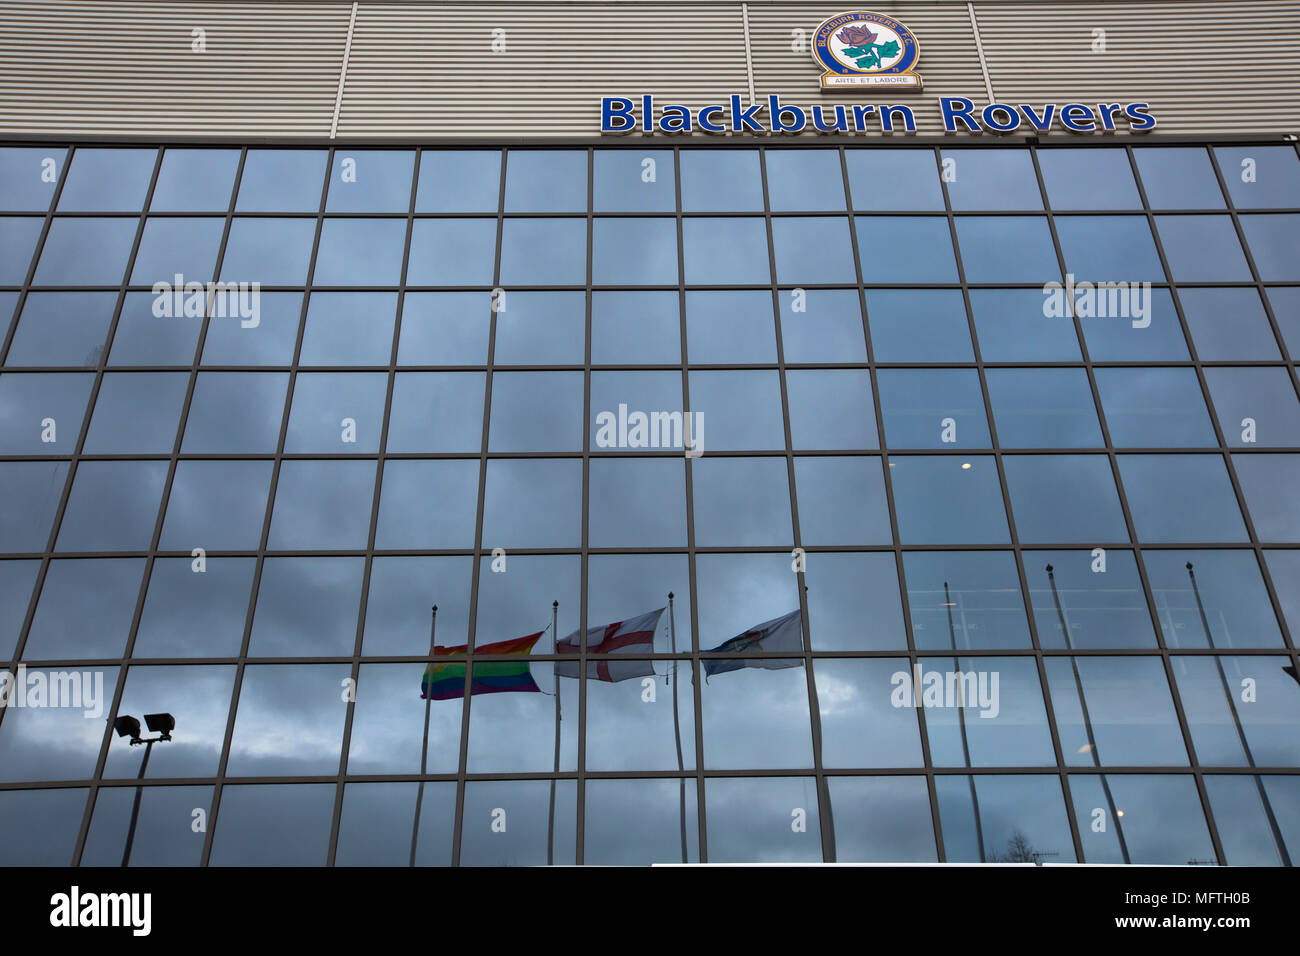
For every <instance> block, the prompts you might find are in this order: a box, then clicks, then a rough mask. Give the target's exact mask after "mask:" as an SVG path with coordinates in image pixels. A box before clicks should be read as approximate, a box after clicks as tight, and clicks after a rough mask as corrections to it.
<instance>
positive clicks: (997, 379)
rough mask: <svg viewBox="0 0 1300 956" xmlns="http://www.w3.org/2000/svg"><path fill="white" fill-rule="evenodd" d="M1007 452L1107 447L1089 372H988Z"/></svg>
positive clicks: (996, 420) (1001, 440)
mask: <svg viewBox="0 0 1300 956" xmlns="http://www.w3.org/2000/svg"><path fill="white" fill-rule="evenodd" d="M985 380H986V381H987V383H988V389H989V401H990V403H992V406H993V421H994V423H995V424H996V425H997V429H998V443H999V444H1000V445H1002V447H1003V448H1094V447H1101V446H1102V445H1104V444H1105V443H1104V442H1103V441H1102V437H1101V426H1100V425H1099V424H1098V422H1097V409H1096V408H1095V407H1094V405H1093V401H1092V390H1091V388H1090V387H1089V385H1088V376H1087V375H1086V374H1085V373H1084V371H1083V369H1035V368H991V369H989V370H988V371H987V372H985Z"/></svg>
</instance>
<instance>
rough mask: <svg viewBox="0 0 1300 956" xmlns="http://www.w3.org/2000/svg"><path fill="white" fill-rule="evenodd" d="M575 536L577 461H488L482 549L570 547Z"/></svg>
mask: <svg viewBox="0 0 1300 956" xmlns="http://www.w3.org/2000/svg"><path fill="white" fill-rule="evenodd" d="M581 538H582V463H581V462H579V461H574V460H570V459H545V460H534V461H527V460H524V459H503V458H498V459H495V460H493V461H489V462H488V468H487V487H486V491H485V498H484V501H483V540H484V542H485V545H486V542H488V541H491V542H492V544H491V547H494V548H496V547H504V548H508V547H511V546H512V545H513V546H514V547H517V548H565V547H569V548H572V547H577V546H578V544H579V543H580V541H581ZM480 626H482V625H480Z"/></svg>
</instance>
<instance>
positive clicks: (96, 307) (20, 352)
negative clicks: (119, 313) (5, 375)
mask: <svg viewBox="0 0 1300 956" xmlns="http://www.w3.org/2000/svg"><path fill="white" fill-rule="evenodd" d="M116 304H117V295H116V293H113V292H32V293H30V294H29V295H28V296H27V299H26V301H25V302H24V303H23V310H22V312H21V313H20V314H19V316H18V327H17V330H16V331H15V332H14V338H13V342H12V343H11V344H10V346H9V355H8V357H7V358H6V360H5V364H7V365H9V366H16V365H81V366H86V365H97V364H99V360H100V357H101V355H102V354H103V351H104V346H105V344H106V341H107V339H108V327H109V325H110V324H111V323H112V321H113V310H114V308H116Z"/></svg>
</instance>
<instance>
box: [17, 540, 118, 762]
mask: <svg viewBox="0 0 1300 956" xmlns="http://www.w3.org/2000/svg"><path fill="white" fill-rule="evenodd" d="M143 574H144V558H78V559H74V560H62V561H51V562H50V567H49V570H48V571H47V572H46V575H45V583H44V584H43V585H42V587H41V595H40V599H39V600H38V602H37V605H36V616H35V617H34V618H33V619H32V630H31V633H30V634H29V635H28V637H27V646H26V648H24V650H23V654H24V656H25V657H27V658H28V659H29V660H41V659H56V658H70V659H73V660H75V659H76V658H78V657H87V656H89V657H116V656H118V655H119V654H122V653H123V652H124V651H125V649H126V640H127V635H128V632H129V631H130V630H131V616H132V614H134V612H135V601H136V597H137V596H138V595H139V593H140V579H141V577H142V576H143ZM87 621H94V622H95V626H94V628H87V627H86V622H87ZM109 686H110V687H111V686H112V685H109ZM9 716H13V715H12V714H10V715H9ZM7 721H8V718H6V722H7ZM96 736H98V735H96ZM96 749H98V747H96Z"/></svg>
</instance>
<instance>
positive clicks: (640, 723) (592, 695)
mask: <svg viewBox="0 0 1300 956" xmlns="http://www.w3.org/2000/svg"><path fill="white" fill-rule="evenodd" d="M664 617H665V621H664V623H662V624H661V625H660V628H659V629H660V630H661V631H662V630H666V629H667V621H666V618H667V615H665V616H664ZM643 663H644V670H643V671H642V673H645V672H646V671H649V670H651V668H653V670H654V671H656V672H658V674H663V675H668V676H671V675H672V673H673V670H674V666H673V665H674V662H672V661H655V662H653V663H651V662H649V661H646V662H643ZM588 666H591V665H588ZM690 670H691V665H690V662H689V661H685V662H680V663H677V665H676V672H677V676H676V677H675V678H672V679H673V680H681V681H682V683H681V684H680V685H677V689H678V693H677V697H676V698H674V697H673V692H672V690H671V689H670V688H669V687H668V686H667V685H666V684H665V683H663V682H662V681H659V680H656V681H655V682H656V683H657V684H658V693H657V694H656V697H655V699H654V700H653V701H646V700H645V699H644V696H643V695H644V691H643V689H642V686H641V681H640V680H624V681H619V682H617V683H614V682H610V681H603V680H591V679H590V678H589V679H588V680H587V707H588V708H589V709H588V712H587V715H588V718H589V719H590V721H591V723H590V724H589V725H588V729H587V764H588V766H590V767H591V768H592V769H593V770H640V769H644V770H676V769H677V748H678V746H679V745H680V747H681V752H682V764H683V766H685V767H687V768H691V767H694V766H695V740H694V739H693V738H694V736H695V735H694V733H693V730H694V727H695V701H694V695H693V694H692V693H691V692H690V691H688V690H687V689H686V688H689V687H690V686H691V685H690ZM674 707H676V708H677V714H678V725H679V729H678V730H677V732H674V730H673V708H674ZM676 802H677V801H675V800H674V801H673V803H674V805H675V804H676ZM674 845H678V846H680V843H677V842H675V844H674ZM679 855H680V854H679Z"/></svg>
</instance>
